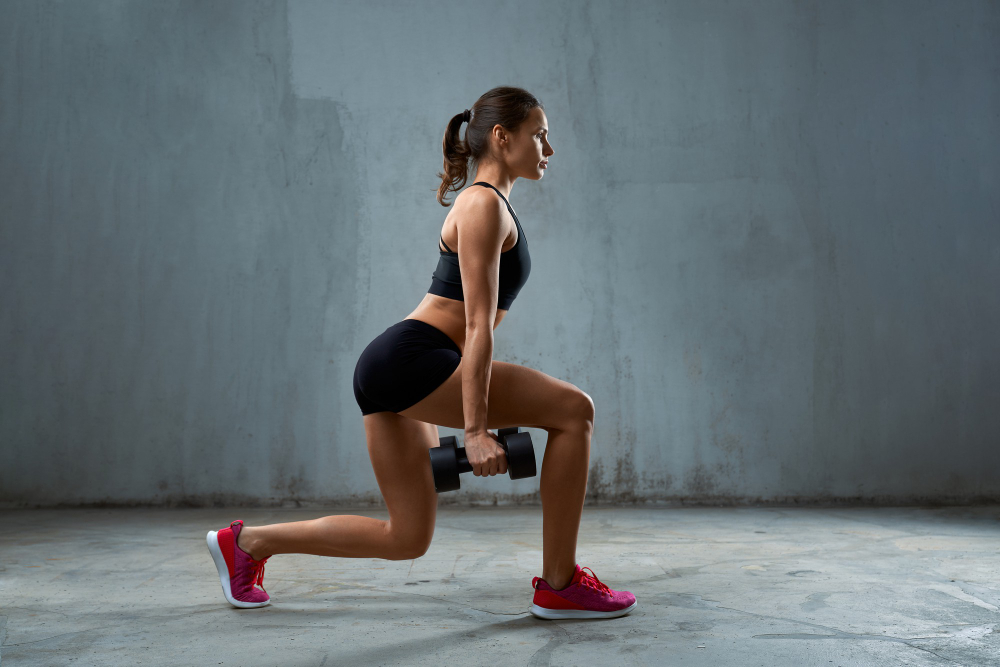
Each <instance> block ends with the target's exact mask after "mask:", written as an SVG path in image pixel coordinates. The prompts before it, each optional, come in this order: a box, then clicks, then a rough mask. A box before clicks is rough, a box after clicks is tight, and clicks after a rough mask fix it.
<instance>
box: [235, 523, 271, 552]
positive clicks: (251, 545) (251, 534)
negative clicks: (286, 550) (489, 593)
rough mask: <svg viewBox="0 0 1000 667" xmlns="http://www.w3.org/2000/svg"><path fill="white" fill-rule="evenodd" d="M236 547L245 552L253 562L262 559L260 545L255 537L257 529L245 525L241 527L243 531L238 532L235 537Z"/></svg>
mask: <svg viewBox="0 0 1000 667" xmlns="http://www.w3.org/2000/svg"><path fill="white" fill-rule="evenodd" d="M236 546H238V547H239V548H240V549H242V550H243V551H245V552H246V553H247V554H248V555H249V556H250V558H253V559H254V560H260V559H261V558H263V557H264V555H263V554H262V553H261V543H260V540H259V539H258V536H257V529H256V528H250V527H249V526H247V525H246V524H244V525H243V529H242V530H240V534H239V535H238V536H237V537H236Z"/></svg>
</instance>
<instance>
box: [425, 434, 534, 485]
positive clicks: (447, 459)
mask: <svg viewBox="0 0 1000 667" xmlns="http://www.w3.org/2000/svg"><path fill="white" fill-rule="evenodd" d="M497 438H499V440H500V442H499V443H498V444H499V445H500V446H501V447H503V451H504V454H506V455H507V474H508V475H510V478H511V479H523V478H525V477H534V476H535V473H536V469H535V448H534V446H533V445H532V444H531V434H530V433H521V429H520V428H518V427H517V426H512V427H510V428H502V429H500V430H499V431H497ZM428 451H429V452H430V456H431V470H432V471H433V473H434V490H435V491H437V492H438V493H442V492H444V491H456V490H458V489H459V488H461V486H462V484H461V482H460V481H459V479H458V476H459V474H460V473H463V472H472V464H471V463H469V458H468V457H467V456H466V455H465V447H459V446H458V439H457V438H456V437H455V436H453V435H446V436H445V437H443V438H441V445H440V446H439V447H431V448H430V449H429V450H428Z"/></svg>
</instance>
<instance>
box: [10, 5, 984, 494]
mask: <svg viewBox="0 0 1000 667" xmlns="http://www.w3.org/2000/svg"><path fill="white" fill-rule="evenodd" d="M0 17H2V20H0V216H2V218H0V281H2V299H3V301H2V308H0V447H2V459H0V502H3V503H4V504H5V505H6V506H11V505H22V504H23V505H51V504H58V503H68V504H85V503H113V504H115V503H122V504H130V503H147V502H148V503H169V504H176V503H193V504H212V503H240V502H248V503H255V502H260V503H272V502H285V503H289V502H296V501H298V502H302V503H309V502H323V503H365V502H369V501H376V502H377V501H378V500H379V498H380V494H379V492H378V487H377V485H376V481H375V477H374V474H373V472H372V469H371V465H370V462H369V460H368V452H367V449H366V445H365V435H364V428H363V424H362V420H361V414H360V410H359V409H358V407H357V405H356V404H355V402H354V396H353V393H352V389H351V380H352V375H353V370H354V365H355V362H356V360H357V357H358V355H359V354H360V353H361V351H362V350H363V349H364V347H365V346H366V345H367V344H368V342H369V341H370V340H371V338H373V337H374V336H376V335H377V334H379V333H381V332H382V331H383V330H384V329H385V328H386V327H387V326H389V325H390V324H392V323H393V322H396V321H397V320H399V319H401V318H402V317H404V316H405V315H406V314H407V313H409V312H410V311H411V310H412V309H413V308H414V306H415V305H416V304H417V303H418V301H419V300H420V299H421V298H422V296H423V294H424V293H425V292H426V290H427V287H428V286H429V284H430V275H431V272H432V270H433V268H434V265H435V262H436V260H437V252H436V249H435V248H436V239H437V234H438V231H439V229H440V225H441V221H442V220H443V218H444V215H445V214H446V213H447V211H446V209H443V208H441V207H440V206H439V205H438V204H437V203H436V201H435V200H434V190H435V188H436V186H437V183H436V181H435V172H436V171H438V170H439V169H440V166H441V156H440V143H441V135H442V133H443V131H444V127H445V123H446V122H447V120H448V119H449V118H450V116H451V115H453V114H455V113H458V112H460V111H461V110H462V109H464V108H466V107H469V106H471V104H472V103H473V102H474V101H475V99H476V98H477V97H478V96H479V95H480V94H482V93H483V92H485V91H486V90H488V89H489V88H491V87H493V86H496V85H504V84H512V85H518V86H523V87H525V88H527V89H528V90H530V91H532V92H533V93H534V94H535V95H536V96H537V97H538V98H539V99H540V100H541V101H542V103H543V104H544V105H545V107H546V111H547V115H548V120H549V127H550V132H551V134H550V139H551V142H552V145H553V147H554V149H555V155H554V156H553V158H552V160H551V163H550V167H549V169H548V171H547V172H546V174H545V176H544V178H543V179H542V180H541V181H538V182H533V181H518V182H517V183H516V184H515V186H514V190H513V193H512V196H511V203H512V205H513V206H514V208H515V209H516V210H517V212H518V215H519V217H520V219H521V221H522V223H523V226H524V230H525V234H526V236H527V237H528V238H529V239H530V242H531V249H532V267H533V270H532V274H531V279H530V280H529V282H528V284H527V285H526V286H525V288H524V290H523V291H522V292H521V295H520V296H519V298H518V300H517V301H516V302H515V304H514V306H513V307H512V309H511V312H510V314H509V316H508V317H507V319H506V320H505V321H504V323H503V325H501V327H500V328H499V329H498V330H497V333H496V347H495V352H494V358H495V359H499V360H504V361H510V362H514V363H519V364H525V365H528V366H531V367H533V368H536V369H539V370H541V371H544V372H546V373H548V374H550V375H553V376H555V377H558V378H562V379H564V380H567V381H569V382H573V383H574V384H576V385H578V386H580V387H581V388H583V389H584V390H586V391H587V392H588V393H590V394H591V396H593V398H594V400H595V403H596V405H597V419H596V430H595V434H594V440H593V450H592V458H591V466H592V467H591V472H590V481H589V487H588V493H589V496H590V497H589V500H588V502H589V503H599V502H612V501H631V500H638V501H640V502H642V501H661V500H676V499H684V500H685V501H722V502H730V501H731V502H753V501H759V500H768V501H782V500H789V499H794V500H795V501H797V502H817V501H820V502H822V501H828V500H837V499H847V500H860V501H866V502H900V503H901V502H914V501H916V502H952V501H960V502H961V501H970V500H973V501H974V500H982V499H993V500H996V499H998V498H1000V474H998V470H1000V447H998V445H1000V411H998V410H997V406H998V405H1000V380H998V375H1000V307H998V298H997V294H998V290H997V288H998V286H1000V224H998V222H1000V194H998V189H997V183H998V180H1000V151H998V150H997V146H998V145H1000V85H998V78H997V72H998V68H1000V5H998V4H997V3H995V2H988V1H983V2H973V1H967V2H961V3H945V2H919V3H911V2H869V1H867V0H866V1H857V2H838V3H824V2H786V1H782V2H754V3H731V2H698V3H695V2H686V1H677V2H654V1H645V2H630V3H626V4H625V5H622V4H620V3H618V2H611V1H610V0H609V1H602V2H592V3H579V2H575V1H574V2H547V3H536V2H532V1H531V0H516V1H514V2H510V3H505V4H502V5H499V6H494V5H486V4H482V5H480V4H476V3H471V4H470V3H466V2H457V1H454V2H433V3H431V2H420V3H405V2H392V3H388V2H338V3H326V2H323V3H320V2H310V3H306V2H289V3H287V4H285V3H280V2H268V3H245V2H235V1H234V2H218V1H217V2H210V3H202V2H155V3H152V2H138V1H136V2H111V1H101V2H38V1H36V0H20V1H12V0H4V1H3V2H2V3H0ZM449 433H455V431H450V430H448V429H442V434H449ZM532 434H533V437H534V439H535V442H536V446H537V449H538V453H539V454H541V453H542V451H543V446H544V442H545V433H544V431H536V430H533V431H532ZM467 477H468V478H469V481H468V482H466V483H465V488H464V489H463V490H462V491H461V492H460V493H457V494H447V498H446V497H445V496H442V499H441V500H442V503H444V502H463V503H464V502H493V500H494V497H496V498H497V499H498V500H499V502H518V501H529V502H532V501H536V500H537V494H536V491H537V488H538V479H537V478H535V479H530V480H520V481H517V482H514V483H512V482H510V481H509V480H505V479H500V478H494V479H489V480H482V479H472V478H471V476H467Z"/></svg>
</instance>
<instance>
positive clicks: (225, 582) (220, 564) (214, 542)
mask: <svg viewBox="0 0 1000 667" xmlns="http://www.w3.org/2000/svg"><path fill="white" fill-rule="evenodd" d="M217 535H218V531H216V530H210V531H208V535H206V536H205V541H206V542H207V543H208V553H210V554H212V560H213V561H215V569H217V570H218V571H219V581H221V582H222V592H223V594H225V596H226V599H227V600H229V604H231V605H233V606H234V607H239V608H241V609H252V608H254V607H263V606H264V605H268V604H271V601H270V600H264V601H263V602H242V601H240V600H237V599H236V598H234V597H233V591H232V589H231V588H230V586H229V566H228V565H226V558H225V556H223V555H222V549H220V548H219V538H218V537H217Z"/></svg>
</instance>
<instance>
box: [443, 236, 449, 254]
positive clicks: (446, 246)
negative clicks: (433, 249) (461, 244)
mask: <svg viewBox="0 0 1000 667" xmlns="http://www.w3.org/2000/svg"><path fill="white" fill-rule="evenodd" d="M441 245H443V246H444V249H445V250H447V251H448V252H451V248H449V247H448V244H447V243H445V242H444V237H443V236H442V237H441Z"/></svg>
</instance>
